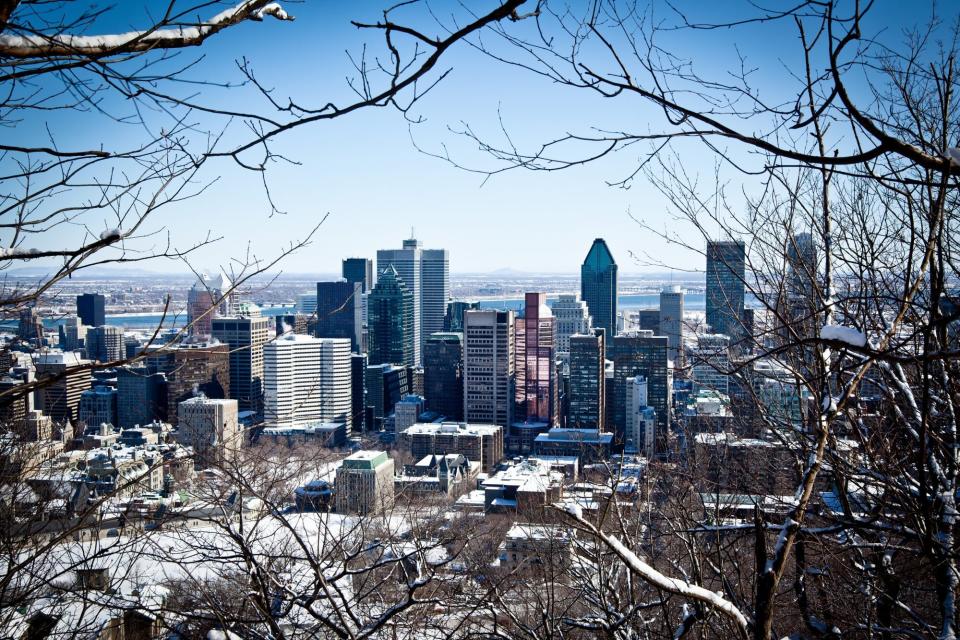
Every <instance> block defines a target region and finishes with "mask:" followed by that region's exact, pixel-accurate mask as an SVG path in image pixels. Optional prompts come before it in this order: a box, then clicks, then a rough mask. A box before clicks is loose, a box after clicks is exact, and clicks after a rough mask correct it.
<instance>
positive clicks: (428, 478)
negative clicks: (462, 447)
mask: <svg viewBox="0 0 960 640" xmlns="http://www.w3.org/2000/svg"><path fill="white" fill-rule="evenodd" d="M479 471H480V466H479V463H477V462H471V461H470V460H468V459H467V458H466V457H464V456H463V455H461V454H459V453H449V454H446V455H428V456H424V458H423V459H422V460H420V461H419V462H417V463H416V464H408V465H404V467H403V473H402V474H401V475H399V476H397V477H396V478H395V479H394V482H393V486H394V493H395V494H397V496H398V497H399V496H401V495H403V496H408V497H409V496H417V495H446V496H453V495H457V494H460V493H463V491H464V490H466V489H469V488H472V487H475V486H476V480H477V475H478V473H479Z"/></svg>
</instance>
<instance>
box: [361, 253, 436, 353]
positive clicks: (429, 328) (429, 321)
mask: <svg viewBox="0 0 960 640" xmlns="http://www.w3.org/2000/svg"><path fill="white" fill-rule="evenodd" d="M389 265H393V266H394V267H395V268H396V270H397V274H398V275H399V276H400V279H401V280H402V281H403V283H404V284H405V285H406V287H407V289H408V290H409V291H410V292H411V293H412V294H413V334H414V364H415V365H417V366H419V365H420V363H421V354H422V353H423V345H424V343H425V342H426V339H427V337H428V336H429V335H430V334H431V333H436V332H437V331H443V318H444V314H445V313H446V309H447V298H449V297H450V258H449V253H448V252H447V250H446V249H424V248H423V243H421V242H420V241H419V240H417V239H415V238H410V239H408V240H404V241H403V248H402V249H381V250H379V251H377V268H378V270H379V272H380V273H383V270H384V269H385V268H386V267H387V266H389Z"/></svg>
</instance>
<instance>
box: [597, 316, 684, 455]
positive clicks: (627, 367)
mask: <svg viewBox="0 0 960 640" xmlns="http://www.w3.org/2000/svg"><path fill="white" fill-rule="evenodd" d="M668 352H669V341H668V340H667V337H666V336H654V335H653V333H652V332H649V331H638V332H636V333H632V334H628V335H620V336H616V337H614V338H613V340H612V344H611V346H610V348H609V349H608V355H609V356H610V357H611V359H612V360H613V369H614V374H613V376H614V377H613V384H614V394H613V396H614V402H613V411H612V417H613V426H614V432H615V433H616V436H617V439H618V440H619V441H620V442H621V443H622V442H624V441H625V439H626V436H627V434H626V427H627V417H626V414H627V409H628V408H629V402H628V398H627V378H634V377H636V376H643V377H644V378H645V379H646V380H647V402H648V403H649V405H650V406H652V407H653V408H654V409H655V410H656V412H657V426H658V428H660V429H662V430H663V431H664V432H665V431H666V429H667V427H668V426H669V420H670V393H671V389H670V371H669V367H668V364H667V361H668Z"/></svg>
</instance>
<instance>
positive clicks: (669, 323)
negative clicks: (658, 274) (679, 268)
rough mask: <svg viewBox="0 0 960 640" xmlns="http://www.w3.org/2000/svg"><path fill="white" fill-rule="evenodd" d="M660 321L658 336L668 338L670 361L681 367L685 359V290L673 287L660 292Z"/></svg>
mask: <svg viewBox="0 0 960 640" xmlns="http://www.w3.org/2000/svg"><path fill="white" fill-rule="evenodd" d="M659 320H660V327H659V331H658V332H657V334H658V335H661V336H667V340H668V342H669V345H670V359H671V360H672V361H673V362H675V363H677V364H678V365H679V364H680V362H681V360H682V358H683V289H681V288H680V287H678V286H676V285H671V286H667V287H664V288H663V289H662V290H661V291H660V319H659Z"/></svg>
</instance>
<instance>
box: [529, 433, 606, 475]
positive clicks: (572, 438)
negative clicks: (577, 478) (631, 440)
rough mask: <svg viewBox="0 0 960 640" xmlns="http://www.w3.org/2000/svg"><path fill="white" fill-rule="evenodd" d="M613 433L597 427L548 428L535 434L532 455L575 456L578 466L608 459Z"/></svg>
mask: <svg viewBox="0 0 960 640" xmlns="http://www.w3.org/2000/svg"><path fill="white" fill-rule="evenodd" d="M612 450H613V434H612V433H605V432H603V431H600V430H598V429H560V428H554V429H550V430H549V431H547V432H545V433H541V434H539V435H537V437H536V439H535V440H534V442H533V455H535V456H538V457H547V456H549V457H570V458H577V460H578V462H579V464H580V466H582V465H585V464H592V463H595V462H600V461H603V460H609V459H610V454H611V453H612Z"/></svg>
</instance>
